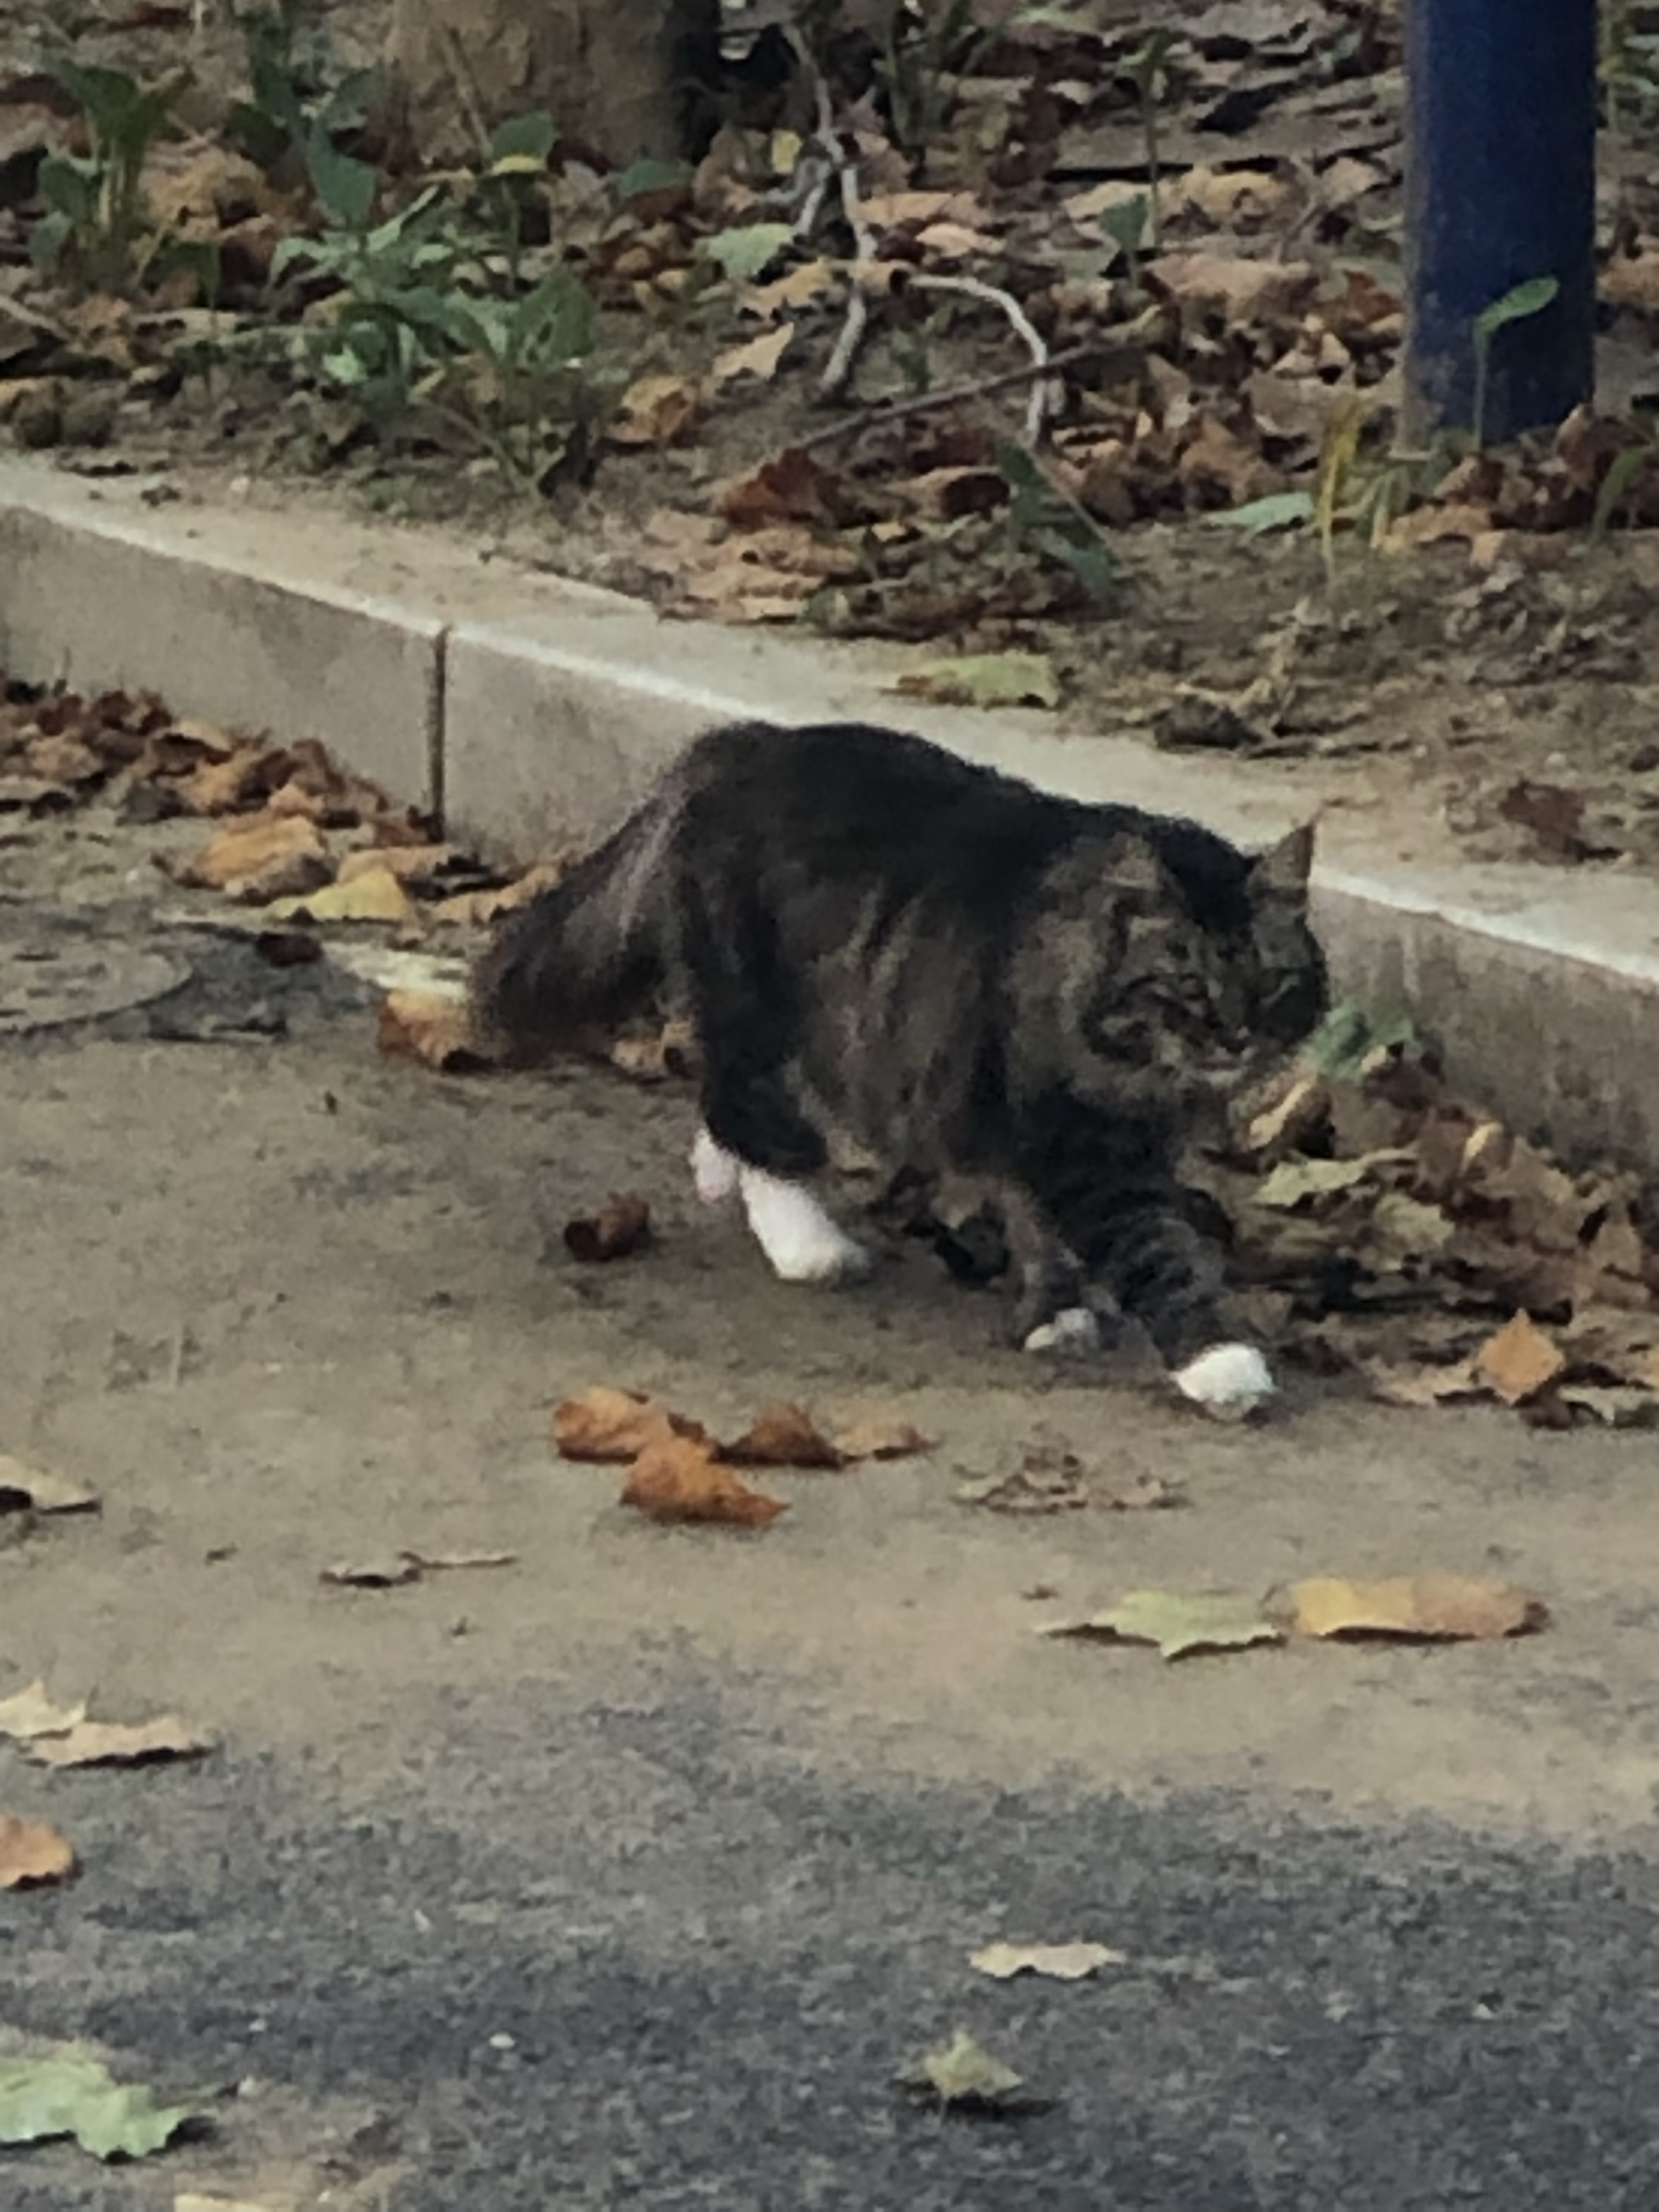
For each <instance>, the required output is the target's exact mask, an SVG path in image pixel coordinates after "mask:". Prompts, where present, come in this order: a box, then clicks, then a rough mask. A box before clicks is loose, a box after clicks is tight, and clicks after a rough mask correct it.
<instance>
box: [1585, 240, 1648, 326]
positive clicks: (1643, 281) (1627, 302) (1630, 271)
mask: <svg viewBox="0 0 1659 2212" xmlns="http://www.w3.org/2000/svg"><path fill="white" fill-rule="evenodd" d="M1596 289H1597V291H1598V292H1599V293H1600V294H1601V297H1602V298H1603V299H1604V300H1607V301H1610V302H1611V304H1612V305H1613V307H1640V308H1643V309H1644V310H1646V311H1647V312H1648V313H1659V239H1652V238H1644V240H1642V241H1641V243H1640V245H1639V246H1638V248H1637V250H1636V252H1634V253H1615V254H1613V256H1612V258H1610V259H1609V260H1608V261H1607V263H1606V264H1605V265H1604V267H1603V268H1602V270H1601V276H1599V277H1598V279H1597V280H1596Z"/></svg>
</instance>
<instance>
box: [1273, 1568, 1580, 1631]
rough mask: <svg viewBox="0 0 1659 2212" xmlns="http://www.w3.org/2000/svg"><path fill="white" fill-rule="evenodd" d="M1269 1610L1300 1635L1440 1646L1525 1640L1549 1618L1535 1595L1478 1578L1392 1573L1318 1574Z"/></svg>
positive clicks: (1293, 1585) (1275, 1597) (1276, 1597)
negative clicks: (1378, 1576) (1373, 1578)
mask: <svg viewBox="0 0 1659 2212" xmlns="http://www.w3.org/2000/svg"><path fill="white" fill-rule="evenodd" d="M1267 1609H1268V1610H1269V1612H1270V1613H1272V1614H1273V1617H1274V1618H1275V1619H1278V1620H1282V1621H1283V1623H1284V1625H1285V1627H1287V1628H1289V1629H1291V1630H1292V1631H1293V1632H1295V1633H1296V1634H1297V1635H1298V1636H1321V1637H1324V1636H1397V1637H1403V1638H1408V1639H1411V1640H1414V1641H1424V1642H1437V1643H1438V1642H1443V1641H1451V1640H1469V1641H1474V1642H1477V1643H1485V1642H1492V1641H1496V1640H1497V1639H1498V1638H1500V1637H1504V1636H1520V1635H1523V1634H1525V1633H1526V1632H1527V1631H1528V1630H1529V1629H1534V1628H1541V1627H1542V1626H1543V1625H1544V1623H1545V1622H1546V1621H1547V1620H1548V1618H1549V1609H1548V1607H1547V1606H1546V1605H1545V1603H1544V1601H1543V1599H1542V1598H1541V1597H1540V1596H1539V1595H1537V1593H1536V1592H1535V1591H1533V1590H1528V1589H1521V1588H1520V1586H1519V1585H1518V1584H1517V1583H1501V1582H1494V1581H1492V1580H1491V1579H1489V1578H1488V1577H1485V1576H1480V1575H1391V1576H1389V1577H1386V1578H1384V1579H1383V1580H1382V1581H1380V1582H1349V1581H1346V1579H1344V1578H1343V1577H1340V1576H1335V1575H1315V1576H1311V1577H1309V1578H1308V1579H1307V1580H1306V1581H1304V1582H1298V1583H1291V1584H1290V1585H1289V1587H1288V1588H1287V1589H1285V1590H1283V1591H1282V1592H1279V1593H1276V1594H1275V1595H1273V1597H1271V1598H1270V1599H1269V1601H1268V1608H1267Z"/></svg>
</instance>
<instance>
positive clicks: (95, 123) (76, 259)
mask: <svg viewBox="0 0 1659 2212" xmlns="http://www.w3.org/2000/svg"><path fill="white" fill-rule="evenodd" d="M52 74H53V75H54V76H56V77H57V79H58V82H59V83H60V84H61V85H62V86H63V87H64V90H65V91H66V92H67V93H68V94H70V97H71V98H72V99H73V100H75V101H76V104H77V106H79V108H80V110H81V113H82V118H83V120H84V122H85V125H86V130H87V136H88V139H89V141H90V143H91V150H90V152H89V153H88V154H86V155H75V154H48V155H46V159H45V160H44V161H42V162H41V164H40V186H39V189H40V197H41V199H42V200H43V201H44V202H45V203H46V213H45V214H44V215H42V216H40V218H39V219H38V220H37V222H35V224H34V226H33V229H32V230H31V232H30V234H29V257H30V258H31V260H32V261H33V263H34V264H35V266H36V267H37V268H38V269H42V270H63V271H64V273H65V274H69V275H72V276H74V278H75V279H76V281H77V282H79V283H82V284H85V285H87V286H89V287H92V288H103V289H109V290H115V291H119V290H125V289H129V288H130V287H131V286H132V285H134V284H137V283H141V282H142V281H143V277H144V276H145V275H146V273H147V272H148V271H149V268H150V266H151V264H153V262H154V260H155V255H156V252H157V251H158V250H159V248H160V247H161V246H162V245H163V244H165V242H166V240H165V235H164V234H161V233H160V232H158V231H157V230H156V229H155V226H154V225H153V224H152V223H151V222H150V221H149V212H148V210H147V209H146V207H145V204H144V197H143V168H144V163H145V161H146V159H147V158H148V156H149V152H150V149H151V148H152V147H153V146H154V145H155V143H156V142H157V140H158V139H159V138H160V137H161V135H162V133H163V132H164V131H166V129H167V124H168V121H169V119H170V117H171V114H172V110H173V101H174V100H175V99H176V98H177V96H178V94H179V90H180V89H181V88H182V84H183V82H184V80H183V79H182V78H181V77H178V76H174V77H170V78H167V79H164V80H162V81H161V82H158V83H155V84H145V83H143V82H140V80H139V79H138V78H137V77H135V76H130V75H129V74H128V72H127V71H126V70H117V69H105V68H101V67H99V68H94V67H92V66H91V65H89V64H82V63H79V62H74V61H68V60H64V61H59V62H58V63H57V64H55V66H54V68H53V70H52Z"/></svg>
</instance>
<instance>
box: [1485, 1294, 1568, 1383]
mask: <svg viewBox="0 0 1659 2212" xmlns="http://www.w3.org/2000/svg"><path fill="white" fill-rule="evenodd" d="M1566 1364H1567V1360H1566V1354H1565V1352H1563V1351H1562V1350H1561V1348H1560V1346H1559V1345H1557V1344H1555V1343H1554V1342H1553V1341H1552V1340H1551V1339H1550V1338H1549V1337H1547V1336H1546V1335H1545V1334H1544V1332H1543V1330H1542V1329H1541V1328H1539V1326H1538V1324H1537V1323H1536V1322H1534V1320H1533V1318H1532V1316H1531V1315H1530V1314H1528V1313H1518V1314H1516V1316H1514V1318H1513V1319H1512V1320H1510V1321H1506V1322H1504V1326H1503V1328H1500V1329H1499V1330H1498V1334H1496V1335H1495V1336H1489V1337H1488V1338H1487V1339H1486V1342H1485V1343H1484V1344H1483V1345H1482V1346H1481V1347H1480V1351H1479V1352H1476V1353H1475V1355H1474V1378H1475V1380H1476V1382H1477V1383H1484V1385H1485V1386H1486V1389H1488V1390H1491V1391H1492V1393H1493V1394H1494V1395H1496V1396H1498V1397H1499V1398H1501V1399H1502V1400H1503V1401H1504V1404H1505V1405H1506V1406H1518V1405H1519V1404H1520V1403H1521V1401H1522V1399H1524V1398H1531V1397H1534V1396H1535V1395H1537V1393H1538V1392H1539V1391H1540V1390H1541V1389H1544V1388H1545V1386H1546V1384H1547V1383H1553V1382H1554V1380H1555V1378H1556V1376H1558V1375H1559V1374H1560V1373H1561V1371H1562V1370H1563V1369H1564V1368H1565V1365H1566Z"/></svg>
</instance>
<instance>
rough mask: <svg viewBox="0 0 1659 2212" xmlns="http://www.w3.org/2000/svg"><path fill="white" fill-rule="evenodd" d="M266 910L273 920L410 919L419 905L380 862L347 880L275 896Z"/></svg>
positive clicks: (413, 916) (411, 919)
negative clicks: (287, 896) (302, 891)
mask: <svg viewBox="0 0 1659 2212" xmlns="http://www.w3.org/2000/svg"><path fill="white" fill-rule="evenodd" d="M265 911H266V913H267V914H268V915H270V918H271V920H272V921H413V920H414V919H415V917H416V914H417V913H418V912H419V908H417V907H416V904H415V902H414V900H413V899H411V898H410V896H409V893H408V892H407V891H406V890H404V887H403V885H402V884H400V883H399V882H398V878H397V877H396V876H394V875H393V874H392V871H391V869H390V868H388V867H386V866H385V865H384V864H382V865H380V866H376V867H373V868H368V869H366V870H365V871H364V872H363V873H362V875H360V876H354V877H353V878H352V879H351V881H350V882H349V883H335V884H325V886H324V887H323V889H322V890H315V891H308V892H305V893H303V894H301V896H299V897H297V898H279V899H275V900H273V901H272V902H270V905H269V906H267V907H266V908H265Z"/></svg>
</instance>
